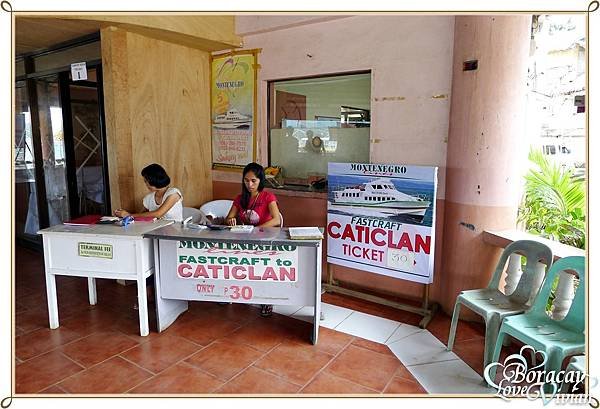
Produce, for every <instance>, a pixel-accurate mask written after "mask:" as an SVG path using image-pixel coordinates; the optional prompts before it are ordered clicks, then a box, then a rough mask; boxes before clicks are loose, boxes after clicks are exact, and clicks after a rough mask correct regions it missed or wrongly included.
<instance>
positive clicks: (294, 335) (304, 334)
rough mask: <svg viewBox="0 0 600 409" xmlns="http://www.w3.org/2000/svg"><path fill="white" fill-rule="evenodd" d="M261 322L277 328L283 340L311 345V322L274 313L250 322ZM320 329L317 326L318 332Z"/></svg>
mask: <svg viewBox="0 0 600 409" xmlns="http://www.w3.org/2000/svg"><path fill="white" fill-rule="evenodd" d="M261 323H262V324H264V325H269V326H273V327H275V328H277V331H280V332H281V334H282V335H283V336H284V337H285V340H288V341H292V342H295V343H299V344H305V345H312V333H313V324H312V323H311V322H306V321H302V320H298V319H296V318H292V317H288V316H285V315H282V314H276V313H275V314H273V315H272V316H271V317H267V318H264V317H261V318H259V319H258V320H257V321H253V323H251V324H261ZM251 324H248V325H251ZM321 329H322V328H319V334H320V332H321V331H320V330H321Z"/></svg>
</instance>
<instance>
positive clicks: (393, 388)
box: [383, 376, 427, 394]
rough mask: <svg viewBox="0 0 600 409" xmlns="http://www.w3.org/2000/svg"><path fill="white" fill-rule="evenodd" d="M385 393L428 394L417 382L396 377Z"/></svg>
mask: <svg viewBox="0 0 600 409" xmlns="http://www.w3.org/2000/svg"><path fill="white" fill-rule="evenodd" d="M383 393H390V394H395V393H399V394H400V393H401V394H404V393H406V394H408V393H413V394H414V393H427V391H425V389H424V388H423V387H422V386H421V385H420V384H419V383H418V382H416V381H410V380H408V379H406V378H401V377H399V376H395V377H394V378H393V379H392V381H391V382H390V384H389V385H388V386H387V387H386V388H385V390H384V391H383Z"/></svg>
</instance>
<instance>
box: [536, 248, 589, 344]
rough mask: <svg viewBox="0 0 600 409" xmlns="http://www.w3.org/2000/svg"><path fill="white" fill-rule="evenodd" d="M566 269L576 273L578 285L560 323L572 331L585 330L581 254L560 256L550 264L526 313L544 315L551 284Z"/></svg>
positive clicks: (582, 261)
mask: <svg viewBox="0 0 600 409" xmlns="http://www.w3.org/2000/svg"><path fill="white" fill-rule="evenodd" d="M566 270H572V271H575V272H576V273H577V277H578V278H579V285H578V286H577V289H576V290H575V298H573V302H572V303H571V307H570V308H569V312H568V313H567V315H566V317H565V318H564V319H563V320H562V323H563V325H564V326H565V327H567V328H569V329H570V330H572V331H576V332H583V331H584V330H585V257H583V256H571V257H565V258H561V259H560V260H558V261H556V262H555V263H554V264H553V265H552V268H550V271H548V273H547V274H546V279H545V280H544V284H542V288H541V289H540V291H539V293H538V295H537V296H536V297H535V300H534V301H533V305H532V306H531V310H530V311H529V312H528V313H527V314H530V315H537V316H540V315H542V314H543V315H544V316H545V315H546V304H547V303H548V298H550V292H551V291H552V284H553V283H554V280H555V279H556V277H558V275H559V274H560V273H561V272H562V271H566Z"/></svg>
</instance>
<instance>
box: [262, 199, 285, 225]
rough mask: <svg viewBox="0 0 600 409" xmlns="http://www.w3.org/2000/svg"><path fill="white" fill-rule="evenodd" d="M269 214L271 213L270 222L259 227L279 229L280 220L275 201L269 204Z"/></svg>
mask: <svg viewBox="0 0 600 409" xmlns="http://www.w3.org/2000/svg"><path fill="white" fill-rule="evenodd" d="M269 213H271V220H268V221H266V222H264V223H263V224H261V225H260V226H259V227H279V225H280V224H281V220H280V218H279V207H278V206H277V202H276V201H274V200H273V201H272V202H271V203H269Z"/></svg>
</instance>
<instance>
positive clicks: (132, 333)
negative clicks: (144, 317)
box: [111, 316, 162, 344]
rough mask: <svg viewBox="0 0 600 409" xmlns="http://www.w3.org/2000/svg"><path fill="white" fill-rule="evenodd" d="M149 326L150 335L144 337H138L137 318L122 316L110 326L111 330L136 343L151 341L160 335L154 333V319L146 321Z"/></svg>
mask: <svg viewBox="0 0 600 409" xmlns="http://www.w3.org/2000/svg"><path fill="white" fill-rule="evenodd" d="M148 321H149V324H150V325H149V326H150V333H149V334H148V335H145V336H141V335H140V319H139V317H137V316H136V317H129V316H123V317H119V318H117V320H116V321H115V322H114V323H113V324H112V325H111V330H113V331H119V332H121V333H123V334H125V335H127V336H128V337H130V338H131V339H133V340H134V341H136V342H137V343H140V344H141V343H142V342H148V341H150V340H151V339H154V338H156V337H159V336H161V334H162V333H159V332H156V319H152V320H151V319H148Z"/></svg>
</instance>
